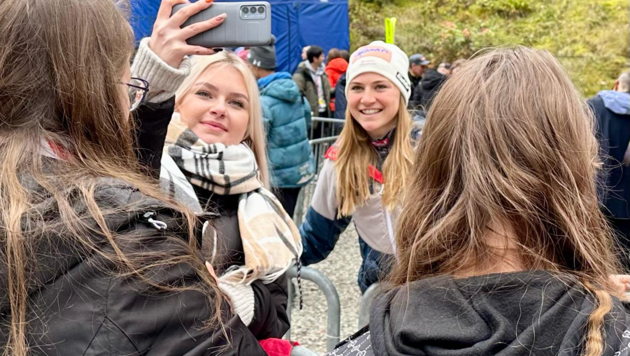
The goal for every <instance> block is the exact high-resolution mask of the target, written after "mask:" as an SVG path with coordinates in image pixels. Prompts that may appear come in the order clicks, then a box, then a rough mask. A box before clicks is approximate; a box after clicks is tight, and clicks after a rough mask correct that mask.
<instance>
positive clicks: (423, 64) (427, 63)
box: [420, 61, 431, 66]
mask: <svg viewBox="0 0 630 356" xmlns="http://www.w3.org/2000/svg"><path fill="white" fill-rule="evenodd" d="M429 64H431V61H422V62H420V65H421V66H426V65H429Z"/></svg>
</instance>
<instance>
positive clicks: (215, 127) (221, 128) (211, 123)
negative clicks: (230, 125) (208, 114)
mask: <svg viewBox="0 0 630 356" xmlns="http://www.w3.org/2000/svg"><path fill="white" fill-rule="evenodd" d="M202 124H204V125H206V126H210V127H211V128H213V129H215V130H221V131H225V132H227V128H225V126H223V125H221V124H219V123H216V122H202Z"/></svg>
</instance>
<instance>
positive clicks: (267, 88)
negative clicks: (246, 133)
mask: <svg viewBox="0 0 630 356" xmlns="http://www.w3.org/2000/svg"><path fill="white" fill-rule="evenodd" d="M274 44H275V38H274V40H273V41H272V42H271V44H270V45H269V46H261V47H252V48H251V49H250V50H249V57H248V58H247V60H248V62H249V65H250V69H251V70H252V73H253V74H254V77H256V79H257V80H258V89H259V90H260V104H261V106H262V116H263V122H264V123H265V129H266V130H265V131H266V136H267V153H268V157H269V165H270V167H269V170H270V173H271V174H270V176H271V179H270V180H271V182H270V183H271V186H272V187H273V188H274V192H276V194H277V196H278V199H279V200H280V202H281V203H282V206H283V207H284V210H286V212H287V214H289V216H291V217H292V216H293V213H294V211H295V205H296V204H297V200H298V196H299V194H300V190H301V189H302V187H303V186H304V185H306V184H308V183H309V182H310V181H311V180H312V179H313V177H314V175H315V162H314V158H313V152H312V150H311V145H310V144H309V142H308V129H309V128H310V126H311V122H310V121H311V106H310V104H309V103H308V101H307V100H306V98H304V97H303V96H302V95H301V94H300V90H299V89H298V87H297V85H296V84H295V82H294V81H293V80H292V79H291V74H289V73H287V72H275V69H276V49H275V45H274Z"/></svg>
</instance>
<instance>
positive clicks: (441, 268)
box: [329, 47, 630, 356]
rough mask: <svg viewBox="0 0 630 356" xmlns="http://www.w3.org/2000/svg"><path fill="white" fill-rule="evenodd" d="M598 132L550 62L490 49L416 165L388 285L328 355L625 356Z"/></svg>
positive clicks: (450, 101) (451, 96)
mask: <svg viewBox="0 0 630 356" xmlns="http://www.w3.org/2000/svg"><path fill="white" fill-rule="evenodd" d="M593 121H594V120H593V117H592V113H591V112H590V110H589V108H588V107H587V105H586V104H585V102H584V100H583V98H582V97H581V95H580V94H579V93H578V90H577V89H576V88H575V86H574V85H573V83H571V80H570V79H569V76H568V75H567V73H566V72H565V71H564V69H563V68H562V66H561V65H560V63H559V62H558V61H557V60H556V59H555V58H554V57H553V56H552V55H551V54H549V53H548V52H543V51H537V50H534V49H531V48H525V47H517V48H513V49H499V50H493V51H490V52H486V53H485V54H483V55H481V56H479V57H477V58H475V59H472V60H471V61H470V63H469V64H467V65H466V66H465V67H462V69H461V72H458V73H457V75H453V76H452V77H451V78H450V79H449V80H448V81H447V82H446V84H445V85H444V87H443V88H442V90H440V92H439V93H438V95H437V97H436V98H435V100H434V103H433V106H432V107H431V109H430V110H429V114H428V117H427V124H426V126H425V128H424V131H423V133H422V139H421V140H420V141H419V147H418V149H417V150H415V152H414V165H413V169H412V171H411V172H410V175H409V177H410V181H409V185H407V186H406V187H407V188H406V191H407V194H406V196H405V197H404V199H403V206H402V209H401V211H402V213H401V216H400V218H399V224H398V231H396V240H395V243H396V259H395V261H396V262H395V263H396V264H395V267H394V270H393V271H392V272H391V274H390V283H388V284H387V285H385V286H383V289H382V290H383V292H382V293H381V294H380V295H378V296H377V297H376V298H375V299H374V302H373V303H372V306H371V310H370V321H369V326H368V327H367V328H365V329H364V330H362V331H361V332H359V333H358V334H356V335H354V336H353V337H352V338H351V341H349V342H346V343H344V344H343V345H341V346H340V347H339V348H338V349H337V350H334V351H333V352H332V353H330V354H329V356H330V355H344V356H358V355H362V356H374V355H392V356H402V355H427V356H438V355H456V356H459V355H461V356H464V355H505V356H530V355H534V354H535V355H536V356H556V355H564V356H619V355H626V354H627V352H628V343H629V341H630V330H628V326H629V325H630V318H629V315H628V312H627V311H626V308H625V306H624V304H623V303H622V300H625V299H627V296H624V295H623V293H625V292H627V291H628V289H629V286H628V284H627V282H628V278H627V276H624V278H617V276H616V274H617V273H619V271H620V270H621V265H620V263H619V261H618V259H617V257H616V255H615V252H614V243H613V234H612V232H611V231H610V229H609V227H608V226H607V223H606V219H605V218H604V216H603V215H602V213H601V212H600V210H599V207H598V199H597V194H596V187H597V169H598V166H599V159H598V143H597V140H596V139H595V136H594V135H593V132H594V130H593V129H594V127H593ZM622 280H623V281H624V282H625V286H623V285H621V286H620V283H619V282H620V281H622Z"/></svg>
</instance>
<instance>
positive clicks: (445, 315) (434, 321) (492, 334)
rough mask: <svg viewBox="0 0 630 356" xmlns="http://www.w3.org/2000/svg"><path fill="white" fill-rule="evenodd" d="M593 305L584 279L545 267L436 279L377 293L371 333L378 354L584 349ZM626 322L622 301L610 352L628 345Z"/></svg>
mask: <svg viewBox="0 0 630 356" xmlns="http://www.w3.org/2000/svg"><path fill="white" fill-rule="evenodd" d="M592 310H593V302H592V299H591V297H590V296H588V297H587V293H586V292H585V291H584V289H582V288H581V287H580V286H579V285H578V284H576V283H575V282H572V280H570V279H567V278H565V279H564V281H561V280H560V279H559V278H558V277H555V276H553V275H552V274H550V273H548V272H544V271H530V272H518V273H502V274H492V275H486V276H477V277H470V278H462V279H453V278H452V277H434V278H428V279H425V280H420V281H416V282H412V283H410V284H409V285H408V286H404V287H398V288H396V289H393V290H391V291H389V292H387V293H385V294H382V295H380V296H379V297H377V299H376V300H375V302H374V304H373V305H372V313H371V317H370V334H371V338H372V347H373V348H374V354H375V355H390V356H402V355H432V356H460V355H461V356H464V355H498V354H499V355H510V356H516V355H519V356H520V355H523V356H526V355H527V356H530V355H537V356H538V355H580V354H581V348H582V341H583V337H584V329H585V324H586V322H587V319H588V317H589V315H590V314H591V312H592ZM625 325H626V313H625V311H624V308H623V306H622V305H621V302H619V301H618V300H617V299H614V305H613V310H612V311H611V312H610V313H609V314H608V315H607V316H606V318H605V326H604V327H605V332H606V345H605V346H604V355H607V356H613V355H614V354H615V352H616V351H619V350H620V348H622V344H623V345H628V342H629V341H630V332H628V331H627V329H626V326H625ZM622 340H623V341H622Z"/></svg>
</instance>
